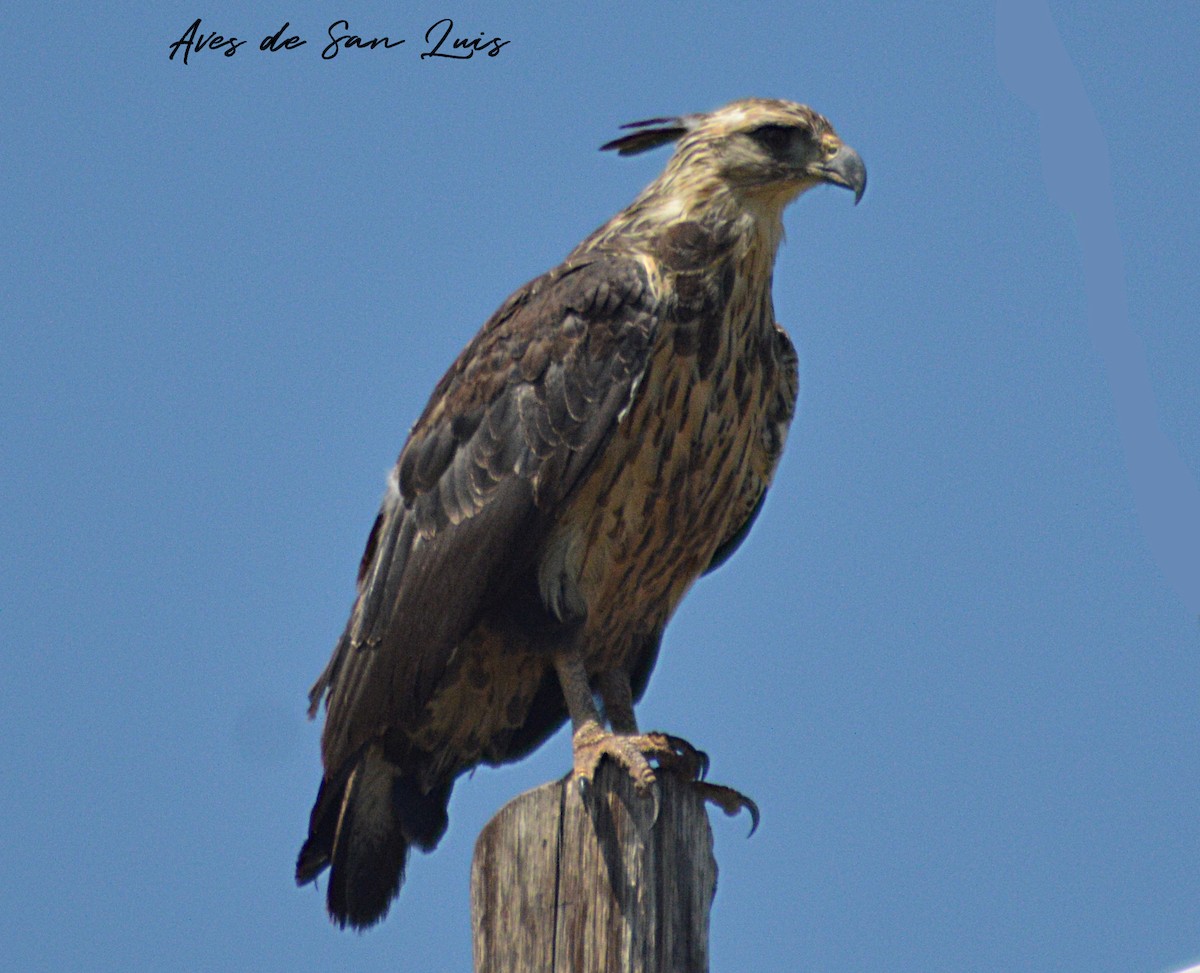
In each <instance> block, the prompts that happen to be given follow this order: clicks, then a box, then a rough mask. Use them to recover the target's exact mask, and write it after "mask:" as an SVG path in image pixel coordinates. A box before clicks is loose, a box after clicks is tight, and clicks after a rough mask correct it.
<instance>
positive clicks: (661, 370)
mask: <svg viewBox="0 0 1200 973" xmlns="http://www.w3.org/2000/svg"><path fill="white" fill-rule="evenodd" d="M625 128H627V129H630V130H631V131H630V133H629V134H626V135H624V136H622V137H621V138H618V139H616V140H614V141H612V142H609V143H608V144H607V145H605V146H603V148H604V149H614V150H616V151H617V152H619V153H620V154H621V155H631V154H634V153H639V152H643V151H646V150H648V149H652V148H655V147H656V146H660V145H664V144H668V143H675V148H674V152H673V154H672V155H671V158H670V160H669V161H668V163H667V166H666V169H665V170H664V171H663V173H662V174H661V175H660V176H659V177H658V178H657V179H655V180H654V181H653V182H652V183H651V184H650V185H649V186H647V187H646V189H645V190H644V191H643V192H642V193H641V194H640V195H639V196H638V197H637V198H636V199H635V200H634V201H633V202H632V203H631V204H630V205H629V206H628V207H627V208H626V209H624V210H622V211H621V212H620V213H618V214H617V215H616V216H615V217H613V218H612V219H611V220H609V221H608V222H607V223H606V224H604V225H603V226H602V227H600V228H599V229H598V230H596V231H595V232H594V233H592V234H591V236H589V237H587V239H585V240H584V241H583V242H582V243H581V244H579V246H577V247H576V248H575V249H574V250H572V251H571V253H570V254H569V255H568V256H567V257H566V259H565V260H564V261H563V262H562V263H561V264H559V266H557V267H555V268H554V269H553V270H551V271H549V272H548V273H545V274H543V275H542V276H541V277H538V278H537V279H536V280H533V281H531V282H530V283H528V284H526V285H525V286H524V287H522V288H521V289H520V290H518V291H517V292H516V293H515V294H513V295H512V296H511V297H510V298H509V299H508V300H507V301H505V302H504V304H503V305H501V307H500V309H499V310H498V311H496V313H495V314H494V315H492V317H491V318H490V319H489V320H488V321H487V323H486V324H484V326H483V328H482V329H481V330H480V331H479V333H478V334H477V335H476V336H475V337H474V338H473V339H472V340H471V342H470V343H469V344H468V345H467V347H466V349H465V350H464V351H463V352H462V354H460V355H459V357H458V359H457V360H456V361H455V362H454V364H453V365H451V366H450V370H449V371H448V372H446V374H445V376H444V377H443V378H442V380H441V381H440V382H438V384H437V387H436V388H435V389H434V390H433V395H432V396H431V397H430V399H429V403H428V405H426V407H425V411H424V412H423V413H422V414H421V416H420V418H419V419H418V420H417V422H416V424H415V425H414V426H413V427H412V430H411V432H410V433H409V437H408V441H407V442H406V443H405V445H404V448H403V450H402V451H401V453H400V458H399V460H398V462H397V464H396V467H395V469H394V470H393V471H392V473H391V475H390V476H389V478H388V483H387V491H386V494H385V496H384V499H383V504H382V508H381V510H380V511H379V515H378V517H377V518H376V520H375V525H374V528H373V529H372V530H371V534H370V538H369V539H368V541H367V548H366V552H365V553H364V554H363V557H362V562H361V564H360V566H359V570H358V597H357V600H356V601H355V603H354V608H353V610H352V612H351V615H350V620H349V622H348V623H347V625H346V629H345V632H344V634H343V635H342V637H341V639H340V640H339V642H338V643H337V646H336V648H335V649H334V652H333V656H332V658H331V659H330V661H329V664H328V666H327V667H326V668H325V671H324V672H323V673H322V674H321V676H320V677H319V678H318V679H317V681H316V684H315V685H314V686H313V687H312V691H311V693H310V696H309V699H310V703H311V707H310V711H309V712H310V715H315V713H316V711H317V708H318V706H319V704H320V702H321V700H322V699H325V701H326V706H327V716H326V721H325V728H324V733H323V735H322V740H321V753H322V758H323V764H324V777H323V779H322V781H321V786H320V790H319V792H318V794H317V799H316V803H315V805H314V807H313V810H312V816H311V819H310V824H309V832H308V839H307V841H305V843H304V846H303V848H302V849H301V851H300V856H299V860H298V862H297V865H296V881H297V882H298V883H299V884H304V883H307V882H310V881H312V880H313V879H314V878H316V877H317V875H318V874H319V873H320V872H321V871H322V870H323V869H325V868H326V867H329V868H330V876H329V882H328V892H327V905H328V909H329V913H330V916H331V917H332V919H333V921H334V922H336V923H337V924H338V925H340V926H343V927H344V926H345V925H346V924H349V925H351V926H353V927H356V928H363V927H366V926H370V925H372V924H373V923H375V922H377V921H378V920H379V919H381V918H382V917H383V916H384V915H385V914H386V912H387V910H388V907H389V905H390V904H391V901H392V899H393V898H394V897H395V896H396V893H397V892H398V891H399V888H400V884H401V882H402V881H403V878H404V868H405V863H406V859H407V856H408V849H409V847H410V846H412V845H416V846H417V847H418V848H421V849H423V850H426V851H429V850H432V849H433V847H434V846H435V845H436V844H437V843H438V841H439V839H440V838H441V837H442V835H443V833H444V832H445V830H446V825H447V804H448V802H449V799H450V791H451V788H452V787H453V786H454V782H455V779H456V778H457V777H459V775H461V774H463V773H464V772H466V771H469V770H471V769H472V768H474V767H475V766H477V765H479V764H481V763H483V764H491V765H497V764H503V763H507V762H509V761H513V760H516V759H518V758H519V757H521V756H523V755H524V754H526V753H528V752H529V751H530V750H532V749H533V748H534V747H537V746H538V745H539V744H540V743H542V742H543V741H544V740H545V739H546V738H547V737H549V736H550V735H551V734H553V733H554V732H555V730H557V729H558V728H559V727H560V726H562V725H563V723H564V722H565V721H566V720H567V719H568V718H569V719H570V720H571V723H572V726H573V728H574V736H573V755H574V770H573V773H574V776H575V779H576V780H577V781H579V782H580V783H581V786H582V784H583V783H584V782H587V781H589V780H590V779H591V776H592V774H593V773H594V771H595V769H596V767H597V765H598V764H599V762H600V761H601V760H602V759H603V758H604V757H608V758H610V759H612V760H615V761H617V762H618V763H619V764H620V765H622V766H623V767H624V768H626V770H627V771H628V772H629V774H630V775H632V777H633V779H634V782H635V784H636V785H637V787H638V789H639V791H640V792H642V793H646V792H647V791H648V790H649V788H650V786H651V784H652V783H653V781H654V765H655V764H657V765H658V766H659V767H660V768H661V767H662V766H664V765H666V764H669V763H670V762H671V761H672V760H676V761H680V762H683V763H686V764H689V765H691V766H693V767H694V766H695V765H696V763H697V761H696V760H695V759H693V758H694V757H695V756H696V753H697V752H696V751H692V750H690V748H689V747H688V746H687V745H686V744H684V743H683V741H680V740H678V739H677V738H675V737H669V736H666V735H665V734H659V733H640V732H639V730H638V725H637V722H636V720H635V718H634V711H633V704H634V702H635V701H637V700H638V699H640V698H641V695H642V692H643V691H644V690H645V688H646V682H647V680H648V679H649V676H650V671H651V669H652V668H653V667H654V662H655V658H656V656H657V654H658V649H659V643H660V641H661V639H662V635H663V629H664V628H665V626H666V624H667V622H668V620H669V619H670V618H671V615H672V613H673V612H674V611H675V609H676V608H677V607H678V605H679V602H680V599H682V598H683V596H684V593H685V592H686V591H687V590H688V588H689V587H690V586H691V585H692V583H693V582H694V581H695V580H696V579H697V578H698V577H700V575H702V574H704V573H705V572H707V571H711V570H712V569H713V568H715V567H716V566H717V565H719V564H721V563H722V562H723V561H724V560H725V559H726V558H728V557H729V555H730V554H731V553H732V551H733V550H734V549H735V548H736V547H737V546H738V545H739V544H740V543H741V542H742V540H743V539H744V537H745V536H746V534H747V532H748V531H749V528H750V525H751V524H752V522H753V521H754V518H755V517H756V516H757V514H758V512H759V509H760V508H761V507H762V503H763V498H764V496H765V494H766V491H767V487H768V486H769V484H770V483H771V478H772V476H773V474H774V472H775V467H776V465H777V464H778V462H779V457H780V453H781V451H782V449H783V443H784V438H785V436H786V434H787V430H788V426H789V424H790V423H791V420H792V413H793V410H794V408H795V403H796V395H797V382H798V377H797V367H796V353H795V349H794V348H793V347H792V343H791V341H790V340H789V339H788V336H787V334H786V333H785V332H784V331H783V329H782V328H781V327H780V326H779V325H778V324H777V323H776V321H775V313H774V309H773V306H772V301H771V278H772V273H773V269H774V263H775V253H776V250H777V248H778V245H779V242H780V240H781V238H782V236H783V222H782V216H783V210H784V208H785V207H786V206H787V205H788V204H789V203H790V202H792V200H794V199H795V198H796V197H797V196H799V195H800V194H801V193H802V192H804V191H805V190H807V189H809V188H811V187H813V186H817V185H820V184H824V183H831V184H833V185H835V186H843V187H846V188H848V189H850V190H852V191H853V192H854V195H855V201H856V202H857V201H858V199H859V198H861V196H862V193H863V190H864V188H865V187H866V169H865V168H864V166H863V163H862V160H861V159H860V158H859V156H858V154H857V153H856V152H855V151H854V150H853V149H852V148H850V147H849V146H848V145H846V144H844V143H843V142H842V141H841V139H840V138H839V137H838V136H837V134H836V133H835V132H834V130H833V128H832V126H831V125H830V124H829V122H828V121H827V120H826V119H825V118H824V117H822V116H821V115H819V114H818V113H817V112H815V111H813V110H812V109H810V108H808V107H806V106H803V105H798V104H795V103H793V102H788V101H777V100H771V99H761V98H752V99H746V100H742V101H736V102H733V103H732V104H729V105H726V106H725V107H723V108H720V109H718V110H716V111H713V112H710V113H707V114H694V115H683V116H680V117H672V118H654V119H650V120H648V121H644V122H635V123H633V124H632V125H627V126H625ZM735 803H736V802H735Z"/></svg>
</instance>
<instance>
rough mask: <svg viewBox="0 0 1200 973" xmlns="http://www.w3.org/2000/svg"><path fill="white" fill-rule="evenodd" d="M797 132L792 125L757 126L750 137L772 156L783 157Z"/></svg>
mask: <svg viewBox="0 0 1200 973" xmlns="http://www.w3.org/2000/svg"><path fill="white" fill-rule="evenodd" d="M796 134H797V130H796V128H795V127H794V126H792V125H774V124H771V125H759V126H758V128H756V129H754V130H753V131H751V132H750V137H751V138H752V139H754V141H756V142H758V143H759V145H761V146H762V147H763V148H765V149H766V150H767V151H768V152H770V153H771V154H772V155H783V153H784V152H786V151H787V149H788V146H790V145H791V143H792V139H793V138H794V137H795V136H796Z"/></svg>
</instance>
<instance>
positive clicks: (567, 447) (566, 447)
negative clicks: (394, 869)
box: [309, 253, 657, 773]
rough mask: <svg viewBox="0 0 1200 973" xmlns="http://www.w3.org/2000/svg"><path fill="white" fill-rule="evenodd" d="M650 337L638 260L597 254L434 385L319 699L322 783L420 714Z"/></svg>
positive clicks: (644, 354)
mask: <svg viewBox="0 0 1200 973" xmlns="http://www.w3.org/2000/svg"><path fill="white" fill-rule="evenodd" d="M656 325H657V313H656V308H655V306H654V300H653V297H652V295H651V292H650V289H649V286H648V283H647V279H646V273H645V270H644V269H643V267H642V266H641V264H640V263H639V262H637V261H636V260H635V259H633V258H630V257H627V256H620V255H616V254H605V253H591V254H589V255H587V256H586V257H585V258H581V259H578V260H576V261H574V262H568V263H567V264H564V265H562V266H561V267H559V268H557V269H556V270H554V271H551V272H550V273H548V274H546V275H544V276H543V277H540V278H538V279H537V280H535V281H533V282H531V283H530V284H528V285H526V286H525V287H524V288H522V289H521V290H519V291H518V292H517V293H516V294H514V295H513V296H512V297H511V298H509V300H508V301H507V302H505V304H504V305H503V306H502V307H501V308H500V310H499V311H497V312H496V314H495V315H494V316H493V317H492V318H491V319H490V320H489V321H488V322H487V324H485V325H484V327H483V329H482V330H481V331H480V332H479V334H477V335H476V336H475V338H474V339H473V340H472V341H471V343H470V344H469V345H468V346H467V348H466V349H465V350H464V351H463V353H462V354H461V355H460V356H459V358H458V360H457V361H455V363H454V364H453V365H452V366H451V368H450V370H449V371H448V372H447V373H446V375H445V376H444V377H443V378H442V380H441V381H440V382H439V383H438V385H437V388H436V389H435V390H434V393H433V395H432V397H431V398H430V400H429V404H428V405H427V406H426V408H425V411H424V413H423V414H422V415H421V417H420V419H419V420H418V421H417V423H416V425H415V426H414V427H413V430H412V433H411V434H410V436H409V439H408V442H407V443H406V445H405V447H404V449H403V451H402V452H401V454H400V458H399V461H398V462H397V466H396V470H395V471H394V472H393V478H392V481H391V485H390V488H389V491H388V495H387V496H386V498H385V499H384V503H383V507H382V509H381V511H380V513H379V517H378V518H377V520H376V523H375V527H374V529H373V530H372V532H371V537H370V540H369V541H368V543H367V550H366V553H365V554H364V556H363V561H362V565H361V566H360V569H359V584H358V598H357V600H356V602H355V605H354V610H353V612H352V613H351V616H350V620H349V623H348V624H347V626H346V630H345V632H344V633H343V635H342V638H341V640H340V641H339V642H338V645H337V647H336V648H335V650H334V653H333V657H332V658H331V659H330V662H329V665H328V666H327V667H326V669H325V671H324V673H322V675H321V677H320V678H319V679H318V680H317V682H316V684H315V685H314V686H313V688H312V691H311V693H310V697H309V698H310V702H311V704H312V711H313V712H315V710H316V707H317V705H318V704H319V702H320V700H321V698H322V696H326V697H327V702H328V710H329V713H328V718H327V720H326V725H325V733H324V737H323V744H322V749H323V753H324V757H325V766H326V771H327V773H334V772H336V770H337V768H338V767H340V766H341V765H342V764H343V762H344V761H345V760H346V759H348V758H349V757H351V756H352V755H353V754H355V753H356V752H357V751H358V750H359V749H360V748H361V746H362V745H363V744H364V743H365V742H366V741H368V740H370V739H372V738H374V737H376V736H378V735H379V734H380V733H381V732H383V731H384V730H386V729H388V728H390V727H393V726H404V725H411V724H413V723H415V721H417V720H418V719H419V718H420V714H421V711H422V709H423V707H424V703H425V701H426V700H427V699H428V698H429V695H430V693H431V692H432V690H433V688H434V686H436V684H437V681H438V679H439V678H440V676H441V675H442V673H443V672H444V670H445V667H446V664H447V662H448V660H449V659H450V657H451V654H452V653H453V651H454V649H455V647H456V646H457V644H458V643H459V642H460V641H461V640H462V638H463V637H464V636H465V635H466V634H467V633H468V632H469V631H470V629H471V628H472V627H473V626H474V625H475V624H476V623H477V621H478V620H479V617H480V615H481V613H482V611H483V610H484V608H485V607H486V606H487V603H488V599H489V597H491V596H492V594H493V592H494V590H495V589H496V588H497V587H499V586H501V583H502V581H503V580H504V579H505V578H508V577H511V576H513V575H514V574H517V573H519V572H520V571H521V570H522V569H523V568H524V567H526V566H527V559H528V558H529V557H530V556H531V550H530V547H531V544H532V543H533V541H534V540H535V539H536V538H537V537H539V536H541V534H542V532H543V531H544V530H545V529H547V528H548V527H549V526H550V525H551V524H552V522H553V518H554V515H555V510H556V509H557V507H558V505H559V503H560V502H561V501H562V499H563V498H564V497H565V496H566V495H567V494H568V493H570V491H571V489H572V487H573V486H574V485H575V484H576V483H577V482H578V481H579V478H580V475H581V474H582V473H583V471H584V470H585V469H586V468H587V466H588V464H589V463H591V462H592V460H593V459H594V458H595V457H596V455H597V454H598V453H599V452H600V451H601V450H602V449H603V446H604V444H605V442H607V440H608V437H609V436H610V434H611V432H612V429H613V427H614V426H615V424H616V422H617V421H618V417H619V415H620V414H621V411H622V410H623V409H624V408H626V407H627V406H628V404H629V401H630V399H631V396H632V395H633V394H634V391H635V389H636V387H637V383H638V379H639V377H640V376H641V374H642V371H643V370H644V368H645V367H646V363H647V361H648V359H649V354H648V353H649V349H650V346H651V344H652V341H653V337H654V331H655V328H656ZM523 559H526V560H523Z"/></svg>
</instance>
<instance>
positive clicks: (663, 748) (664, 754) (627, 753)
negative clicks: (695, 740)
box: [571, 720, 678, 797]
mask: <svg viewBox="0 0 1200 973" xmlns="http://www.w3.org/2000/svg"><path fill="white" fill-rule="evenodd" d="M671 740H672V738H671V737H667V736H666V735H665V734H662V733H642V734H623V733H611V732H609V731H608V730H606V729H604V728H603V727H602V726H600V724H599V723H596V722H594V721H592V720H589V721H588V722H587V723H584V724H583V726H581V727H580V728H579V729H578V730H576V731H575V736H574V738H573V739H572V741H571V749H572V750H573V751H574V757H575V771H574V778H575V782H576V784H577V785H578V786H579V789H580V791H581V792H586V790H587V788H588V786H589V785H590V784H591V783H592V780H593V779H594V778H595V776H596V768H597V767H599V766H600V761H601V760H603V759H604V758H605V757H611V758H612V759H613V760H615V761H616V762H617V763H619V764H620V765H621V766H622V767H624V768H625V769H626V770H627V771H628V772H629V776H630V777H632V778H633V784H634V787H635V788H636V790H637V792H638V793H639V794H640V795H642V797H648V796H650V794H651V793H652V788H653V786H654V768H653V767H651V766H650V759H652V758H653V759H658V760H659V761H660V762H662V761H664V760H670V759H671V758H677V757H678V754H677V753H676V751H675V749H674V748H673V747H672V745H671Z"/></svg>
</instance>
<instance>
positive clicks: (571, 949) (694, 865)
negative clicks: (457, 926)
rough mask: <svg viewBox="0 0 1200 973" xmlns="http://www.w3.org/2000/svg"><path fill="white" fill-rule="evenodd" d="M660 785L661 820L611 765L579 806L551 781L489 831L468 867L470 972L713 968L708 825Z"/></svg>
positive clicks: (569, 791)
mask: <svg viewBox="0 0 1200 973" xmlns="http://www.w3.org/2000/svg"><path fill="white" fill-rule="evenodd" d="M656 786H657V787H658V791H659V801H660V809H659V815H658V820H657V822H653V821H652V815H653V805H652V802H651V801H650V800H648V799H643V798H639V797H637V796H636V794H635V793H634V791H633V786H632V783H631V781H630V779H629V777H628V775H627V774H625V773H624V772H622V771H621V770H619V769H617V768H615V767H614V766H613V765H612V764H610V763H608V762H605V764H604V765H603V766H602V767H601V768H600V771H599V773H598V774H597V777H596V782H595V785H594V788H593V791H592V793H591V795H590V796H589V799H588V802H587V803H586V804H585V803H584V802H583V801H582V800H581V799H580V797H579V795H578V792H577V791H576V789H575V788H574V786H573V785H568V784H566V783H565V782H563V781H556V782H553V783H549V784H543V785H542V786H541V787H538V788H535V789H534V790H532V791H528V792H526V793H525V794H522V795H521V796H520V797H518V798H516V799H515V800H513V801H511V802H510V803H509V804H507V805H506V806H505V807H504V808H502V809H501V810H500V812H499V813H498V814H497V815H496V816H495V817H494V818H492V820H491V821H489V822H488V824H487V825H486V826H485V827H484V829H483V832H482V833H481V834H480V836H479V840H478V841H477V842H476V845H475V858H474V861H473V863H472V867H471V917H472V927H473V928H472V932H473V937H474V953H475V970H476V973H703V971H707V970H708V917H709V910H710V909H711V907H712V901H713V895H714V893H715V892H716V884H717V865H716V861H715V859H714V858H713V854H712V831H711V829H710V828H709V824H708V816H707V814H706V811H705V807H704V803H703V801H701V800H700V798H699V797H698V796H697V794H696V793H695V791H694V790H693V789H692V788H691V787H689V786H688V784H687V783H686V782H684V781H682V780H680V779H678V778H677V777H675V776H673V775H670V774H662V775H660V779H659V781H658V784H657V785H656Z"/></svg>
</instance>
